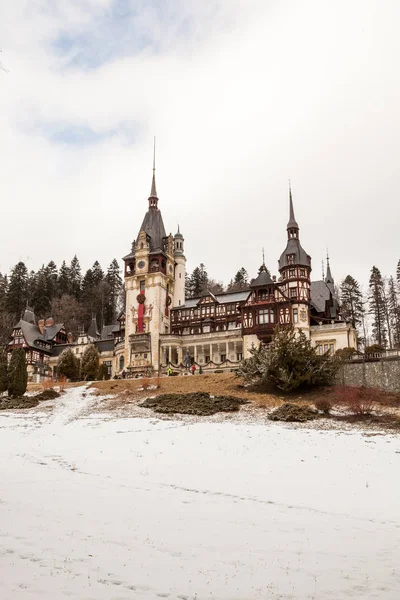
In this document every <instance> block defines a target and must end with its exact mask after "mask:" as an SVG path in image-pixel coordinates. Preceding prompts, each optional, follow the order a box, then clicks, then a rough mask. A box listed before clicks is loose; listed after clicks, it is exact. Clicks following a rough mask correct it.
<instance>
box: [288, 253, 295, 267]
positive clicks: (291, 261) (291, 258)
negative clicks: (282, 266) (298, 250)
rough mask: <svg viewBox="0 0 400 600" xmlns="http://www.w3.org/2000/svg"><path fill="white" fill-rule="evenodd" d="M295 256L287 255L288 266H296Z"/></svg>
mask: <svg viewBox="0 0 400 600" xmlns="http://www.w3.org/2000/svg"><path fill="white" fill-rule="evenodd" d="M294 258H295V256H294V254H287V255H286V260H287V264H288V265H294Z"/></svg>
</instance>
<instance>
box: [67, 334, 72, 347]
mask: <svg viewBox="0 0 400 600" xmlns="http://www.w3.org/2000/svg"><path fill="white" fill-rule="evenodd" d="M67 339H68V344H72V333H71V332H69V334H68V335H67Z"/></svg>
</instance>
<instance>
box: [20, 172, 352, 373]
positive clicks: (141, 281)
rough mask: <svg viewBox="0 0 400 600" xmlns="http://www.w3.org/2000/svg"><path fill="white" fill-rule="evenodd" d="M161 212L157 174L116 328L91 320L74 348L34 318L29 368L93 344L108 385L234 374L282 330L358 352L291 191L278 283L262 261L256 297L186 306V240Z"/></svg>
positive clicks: (191, 301)
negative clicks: (158, 376) (317, 276)
mask: <svg viewBox="0 0 400 600" xmlns="http://www.w3.org/2000/svg"><path fill="white" fill-rule="evenodd" d="M158 203H159V198H158V195H157V189H156V178H155V169H154V165H153V178H152V184H151V192H150V196H149V198H148V209H147V212H146V213H145V216H144V219H143V222H142V225H141V227H140V229H139V232H138V235H137V237H136V239H135V240H134V241H133V243H132V246H131V251H130V252H129V254H127V255H126V256H125V257H124V258H123V261H124V282H125V308H124V310H123V311H122V312H121V313H120V315H119V317H118V319H117V322H116V323H115V324H113V325H109V326H107V327H104V328H103V331H101V332H99V331H97V324H96V322H95V320H94V321H92V323H91V326H90V328H89V330H88V332H86V333H85V334H82V335H81V336H79V339H78V340H77V341H76V342H72V340H71V339H68V337H67V333H66V332H65V330H64V329H63V325H62V324H58V325H56V324H54V322H51V323H50V322H49V323H47V322H40V323H39V324H38V325H36V322H35V316H34V315H33V314H31V313H30V311H27V312H26V314H25V315H24V316H23V317H22V319H21V321H20V322H19V323H18V324H17V325H16V327H14V330H13V337H12V340H11V343H10V344H9V350H11V349H12V348H13V347H15V343H18V340H20V341H21V343H22V344H23V346H24V347H25V349H26V351H27V358H28V364H30V365H31V366H33V365H34V364H36V367H37V365H39V367H40V365H41V364H42V365H43V367H44V370H46V368H47V370H48V371H49V370H50V371H51V373H52V374H54V375H55V374H56V372H57V361H58V357H59V355H60V354H61V352H62V351H63V350H64V349H65V348H66V347H72V348H73V350H74V352H76V354H77V355H78V356H79V355H81V354H82V352H83V350H84V348H85V347H86V346H87V344H94V345H95V346H96V347H97V349H98V350H99V353H100V360H101V362H102V363H105V364H106V365H107V367H108V372H109V375H110V376H119V375H121V374H122V373H124V375H125V374H126V375H127V376H128V377H135V376H139V375H142V374H144V373H147V374H150V373H160V372H161V373H162V372H165V371H166V370H167V368H171V369H172V370H173V371H176V372H186V371H187V369H188V368H189V367H190V366H191V365H192V364H193V363H194V364H195V365H196V366H197V368H199V369H201V371H204V372H206V371H215V370H223V369H232V368H235V367H237V366H238V365H239V364H240V362H241V361H242V360H243V359H245V358H247V357H248V356H249V350H250V348H251V347H252V346H258V345H259V344H260V343H268V342H269V341H270V340H271V339H272V335H273V332H274V329H275V327H276V326H277V325H292V326H293V327H294V328H295V329H301V330H302V331H303V332H304V333H305V334H306V335H307V336H308V337H309V338H310V339H311V342H312V344H313V345H315V346H316V347H317V349H318V352H320V353H325V352H327V351H329V352H330V353H332V354H333V353H334V352H336V351H337V350H339V349H342V348H345V347H352V348H357V336H356V331H355V329H354V328H353V327H352V325H351V324H350V323H347V322H345V321H344V320H343V319H342V316H341V309H340V304H339V301H338V298H337V295H336V292H335V286H334V280H333V277H332V274H331V269H330V266H329V261H328V265H327V273H326V277H324V278H323V279H322V280H319V281H311V257H310V256H309V255H308V254H307V252H306V251H305V250H304V249H303V247H302V245H301V242H300V234H299V231H300V228H299V225H298V223H297V221H296V218H295V214H294V207H293V198H292V192H291V189H290V187H289V221H288V223H287V227H286V230H287V241H286V246H285V249H284V250H283V252H282V254H281V256H280V258H279V261H278V270H279V276H278V277H275V276H273V277H271V275H270V273H269V270H268V269H267V267H266V265H265V264H264V261H263V264H262V265H261V267H260V268H259V270H258V275H257V277H256V278H255V279H254V280H252V282H251V284H250V286H249V289H247V290H244V291H240V292H232V293H223V294H213V293H211V292H209V291H207V290H205V291H204V292H203V293H202V294H201V296H200V297H197V298H185V275H186V257H185V240H184V237H183V235H182V233H181V232H180V231H179V228H178V232H177V233H176V234H175V235H174V236H172V235H168V236H167V235H166V231H165V227H164V222H163V218H162V214H161V211H160V209H159V206H158ZM27 313H28V314H27ZM24 331H25V332H26V334H27V335H26V336H24V333H23V332H24ZM25 338H26V339H25ZM28 338H29V339H28ZM33 357H34V360H33ZM42 371H43V369H40V368H39V369H38V368H36V370H35V369H31V372H36V373H39V374H40V373H42Z"/></svg>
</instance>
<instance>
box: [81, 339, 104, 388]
mask: <svg viewBox="0 0 400 600" xmlns="http://www.w3.org/2000/svg"><path fill="white" fill-rule="evenodd" d="M99 358H100V355H99V353H98V351H97V349H96V348H95V347H94V346H88V347H87V348H86V349H85V351H84V353H83V355H82V363H81V375H82V379H83V380H84V381H93V380H95V379H97V377H98V374H99Z"/></svg>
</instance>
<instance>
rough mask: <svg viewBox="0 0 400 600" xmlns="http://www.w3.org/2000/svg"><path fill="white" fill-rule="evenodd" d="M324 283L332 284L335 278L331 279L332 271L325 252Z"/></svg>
mask: <svg viewBox="0 0 400 600" xmlns="http://www.w3.org/2000/svg"><path fill="white" fill-rule="evenodd" d="M325 283H330V284H332V285H334V284H335V280H334V279H333V276H332V273H331V265H330V264H329V254H328V253H326V277H325Z"/></svg>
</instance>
